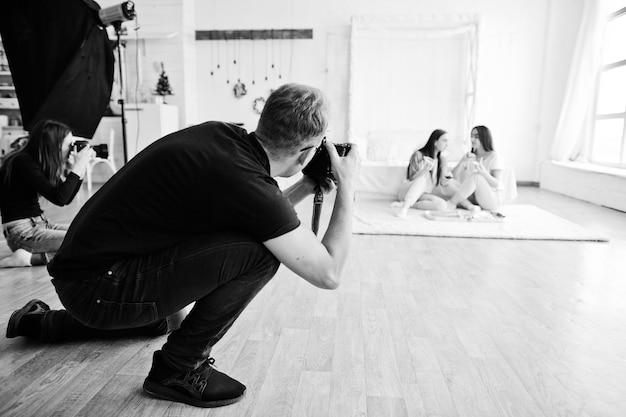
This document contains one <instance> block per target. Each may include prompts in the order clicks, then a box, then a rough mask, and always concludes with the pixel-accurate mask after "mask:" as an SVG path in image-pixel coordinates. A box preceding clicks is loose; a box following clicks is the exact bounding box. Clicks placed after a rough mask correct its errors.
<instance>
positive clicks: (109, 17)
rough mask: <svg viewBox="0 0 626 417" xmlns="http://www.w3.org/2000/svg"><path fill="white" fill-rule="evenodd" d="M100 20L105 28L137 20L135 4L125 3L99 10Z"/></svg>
mask: <svg viewBox="0 0 626 417" xmlns="http://www.w3.org/2000/svg"><path fill="white" fill-rule="evenodd" d="M98 18H99V19H100V22H101V23H102V25H103V26H109V25H112V24H114V23H121V22H125V21H127V20H133V19H134V18H135V3H133V2H132V1H125V2H123V3H120V4H118V5H115V6H110V7H107V8H104V9H100V10H98Z"/></svg>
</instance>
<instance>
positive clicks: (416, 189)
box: [396, 176, 428, 219]
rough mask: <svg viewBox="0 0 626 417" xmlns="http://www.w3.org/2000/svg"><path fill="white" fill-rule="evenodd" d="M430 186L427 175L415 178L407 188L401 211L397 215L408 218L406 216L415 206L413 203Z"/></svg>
mask: <svg viewBox="0 0 626 417" xmlns="http://www.w3.org/2000/svg"><path fill="white" fill-rule="evenodd" d="M427 186H428V182H427V179H426V177H425V176H421V177H418V178H417V179H415V180H414V181H413V182H412V183H411V185H410V186H409V189H408V190H407V192H406V194H405V195H404V198H403V199H402V207H400V211H398V212H397V213H396V216H398V217H400V218H401V219H406V216H407V215H408V213H409V209H410V208H411V207H413V204H415V203H416V202H417V200H419V198H420V197H421V196H422V194H424V193H425V192H426V187H427Z"/></svg>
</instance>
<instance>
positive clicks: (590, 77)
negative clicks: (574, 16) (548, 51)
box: [550, 0, 608, 161]
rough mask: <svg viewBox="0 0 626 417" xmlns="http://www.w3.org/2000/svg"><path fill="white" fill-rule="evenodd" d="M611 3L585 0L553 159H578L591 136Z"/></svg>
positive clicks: (558, 125) (552, 155)
mask: <svg viewBox="0 0 626 417" xmlns="http://www.w3.org/2000/svg"><path fill="white" fill-rule="evenodd" d="M607 3H608V1H606V0H585V3H584V7H583V14H582V19H581V24H580V30H579V32H578V37H577V39H576V47H575V50H574V56H573V58H572V64H571V66H570V68H571V69H570V74H569V78H568V81H567V87H566V91H565V99H564V101H563V107H562V108H561V114H560V117H559V122H558V124H557V129H556V134H555V136H554V141H553V142H552V149H551V152H550V157H551V158H552V159H553V160H556V161H569V160H575V159H576V158H577V157H578V155H579V153H580V150H581V148H582V145H583V144H584V142H585V139H586V138H587V137H588V136H589V134H588V127H589V123H590V121H591V120H590V116H592V115H591V110H592V109H593V105H594V99H595V88H596V77H597V73H598V69H599V67H600V64H601V61H602V55H601V53H602V40H603V37H604V28H605V25H606V19H607V15H608V7H607V6H608V4H607Z"/></svg>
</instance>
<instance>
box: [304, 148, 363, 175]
mask: <svg viewBox="0 0 626 417" xmlns="http://www.w3.org/2000/svg"><path fill="white" fill-rule="evenodd" d="M333 145H335V149H337V153H338V154H339V156H346V155H348V152H350V148H351V145H350V144H349V143H334V144H333ZM302 173H303V174H304V175H306V176H308V177H311V178H313V179H314V180H315V181H316V182H317V183H318V184H321V183H323V182H324V181H325V180H326V178H330V179H331V180H333V181H334V180H335V177H333V171H332V167H331V166H330V155H328V151H327V150H326V139H324V140H323V141H322V145H321V146H320V147H319V148H317V150H316V151H315V155H314V156H313V159H311V162H309V163H308V164H307V166H305V167H304V169H303V170H302Z"/></svg>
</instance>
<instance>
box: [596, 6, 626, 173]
mask: <svg viewBox="0 0 626 417" xmlns="http://www.w3.org/2000/svg"><path fill="white" fill-rule="evenodd" d="M625 15H626V7H622V8H620V9H618V10H617V11H614V12H612V13H610V14H609V15H608V17H607V20H606V24H607V25H608V23H609V22H610V21H612V20H614V19H617V18H619V17H622V16H625ZM624 19H625V20H626V17H625V18H624ZM625 46H626V45H625ZM621 67H625V68H626V55H625V56H624V59H621V60H619V61H615V62H609V63H607V64H602V65H601V66H600V68H599V69H598V73H597V74H596V88H595V97H594V101H593V118H592V120H593V123H592V126H591V132H590V133H591V141H590V142H589V146H588V148H587V154H588V155H589V159H590V161H591V163H594V164H597V165H603V166H610V167H616V168H626V106H624V109H623V111H622V112H619V113H598V99H599V94H600V80H601V79H602V75H603V74H604V73H605V72H607V71H610V70H613V69H615V68H621ZM615 119H617V120H622V136H621V142H620V145H621V146H620V156H619V160H620V162H618V163H610V162H603V161H597V160H594V159H592V155H593V148H594V145H595V142H596V137H595V131H596V123H597V122H598V121H599V120H615Z"/></svg>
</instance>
